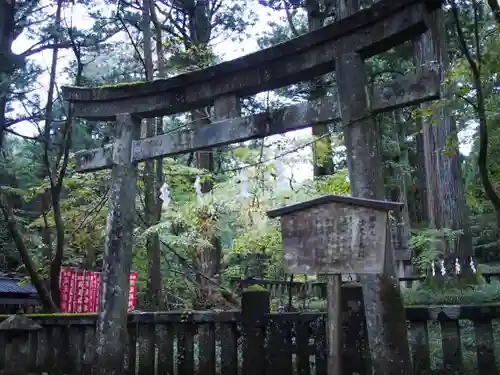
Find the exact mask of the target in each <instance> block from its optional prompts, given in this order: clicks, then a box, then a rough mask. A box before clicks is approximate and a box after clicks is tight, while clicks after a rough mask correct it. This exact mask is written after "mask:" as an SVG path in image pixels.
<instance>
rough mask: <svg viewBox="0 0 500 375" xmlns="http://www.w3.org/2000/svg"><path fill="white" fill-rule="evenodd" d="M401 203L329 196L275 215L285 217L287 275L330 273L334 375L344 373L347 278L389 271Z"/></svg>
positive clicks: (330, 368)
mask: <svg viewBox="0 0 500 375" xmlns="http://www.w3.org/2000/svg"><path fill="white" fill-rule="evenodd" d="M400 207H401V204H400V203H395V202H386V201H377V200H371V199H362V198H354V197H348V196H338V195H327V196H323V197H320V198H317V199H313V200H310V201H307V202H303V203H299V204H295V205H292V206H287V207H283V208H279V209H276V210H273V211H269V212H268V213H267V214H268V216H269V217H280V218H281V234H282V239H283V251H284V254H285V260H286V268H287V269H286V272H287V273H305V274H327V275H328V291H327V298H328V325H327V338H328V374H329V375H338V374H342V361H341V358H342V339H341V335H342V319H341V317H342V316H341V309H340V301H341V296H340V293H341V274H342V273H355V274H380V273H382V272H383V270H384V265H385V264H384V263H385V262H384V261H385V250H386V241H387V228H388V224H389V221H388V213H389V211H390V210H393V209H399V208H400Z"/></svg>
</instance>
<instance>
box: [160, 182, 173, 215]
mask: <svg viewBox="0 0 500 375" xmlns="http://www.w3.org/2000/svg"><path fill="white" fill-rule="evenodd" d="M160 199H161V200H162V201H163V204H162V208H163V209H166V208H167V207H168V205H169V204H170V201H171V200H172V199H171V198H170V189H169V187H168V184H167V183H166V182H165V183H163V185H162V187H161V188H160Z"/></svg>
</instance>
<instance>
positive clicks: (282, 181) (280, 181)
mask: <svg viewBox="0 0 500 375" xmlns="http://www.w3.org/2000/svg"><path fill="white" fill-rule="evenodd" d="M278 152H280V150H279V149H278ZM274 168H275V169H276V183H277V187H278V189H286V188H287V187H288V182H287V179H286V176H285V164H284V163H283V158H282V157H281V156H278V157H277V158H276V163H275V167H274Z"/></svg>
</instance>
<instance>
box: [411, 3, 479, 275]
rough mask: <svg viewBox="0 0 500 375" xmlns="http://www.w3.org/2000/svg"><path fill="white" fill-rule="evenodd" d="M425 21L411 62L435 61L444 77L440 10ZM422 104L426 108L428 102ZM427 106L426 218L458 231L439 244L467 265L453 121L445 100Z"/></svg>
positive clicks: (436, 225) (445, 93)
mask: <svg viewBox="0 0 500 375" xmlns="http://www.w3.org/2000/svg"><path fill="white" fill-rule="evenodd" d="M429 24H430V26H431V28H430V29H429V30H428V31H427V32H426V33H424V34H422V35H421V37H420V38H419V39H418V41H417V42H416V43H415V60H416V61H415V63H416V66H417V67H420V66H422V65H425V64H428V63H429V62H431V61H437V62H438V63H439V69H440V74H441V77H442V79H443V81H444V74H445V72H446V70H447V69H448V67H449V60H448V56H447V52H446V48H445V45H446V44H445V43H446V41H445V39H444V38H445V35H446V34H445V32H444V30H443V22H442V11H441V10H439V11H435V12H434V13H433V14H432V15H430V16H429ZM441 95H442V97H443V98H444V99H448V98H449V95H450V93H449V90H448V89H446V88H445V89H444V90H443V92H442V93H441ZM422 107H423V108H426V109H429V105H422ZM431 110H432V111H433V112H434V114H433V115H432V116H427V117H425V118H423V122H424V123H423V133H424V154H425V173H426V186H427V189H426V190H427V202H428V212H429V222H430V225H431V227H434V228H436V229H451V230H452V231H461V232H462V234H458V233H457V236H456V237H457V238H456V239H454V240H449V241H445V243H444V244H443V245H444V251H445V254H446V255H449V254H456V256H458V257H459V258H460V259H461V261H462V262H463V266H464V267H465V268H463V269H467V268H468V263H469V261H468V257H470V256H472V238H471V235H470V228H469V219H468V209H467V205H466V201H465V192H464V186H463V181H462V170H461V168H460V159H459V150H458V144H459V143H458V132H457V128H456V123H455V119H454V117H453V116H452V114H451V109H450V107H449V105H447V104H446V103H443V104H442V106H441V107H440V108H439V109H437V110H436V109H432V108H431ZM435 123H437V125H434V124H435Z"/></svg>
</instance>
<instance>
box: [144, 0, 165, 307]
mask: <svg viewBox="0 0 500 375" xmlns="http://www.w3.org/2000/svg"><path fill="white" fill-rule="evenodd" d="M153 6H154V4H153V1H152V0H143V2H142V35H143V43H144V62H145V70H146V72H145V73H146V81H152V80H153V75H154V66H153V46H152V37H153V36H152V33H151V10H152V9H153ZM156 131H157V125H156V122H155V119H154V118H150V119H149V118H148V119H146V137H148V138H149V137H154V136H155V135H156ZM157 172H158V171H157V170H156V162H155V160H148V161H146V162H145V163H144V177H143V178H144V206H145V207H144V210H145V219H146V222H147V225H148V226H153V225H155V224H158V222H159V217H158V211H159V206H160V205H159V200H158V191H159V190H158V189H157V187H158V184H157V183H156V181H155V180H156V177H157V176H156V175H157ZM146 248H147V254H148V282H147V291H146V303H147V304H148V305H149V306H148V307H149V308H151V309H156V310H158V309H160V308H161V306H162V293H161V289H162V283H161V268H160V265H161V257H160V255H161V253H160V251H161V249H160V240H159V238H158V234H156V233H153V234H151V235H150V236H149V237H148V238H147V240H146Z"/></svg>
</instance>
